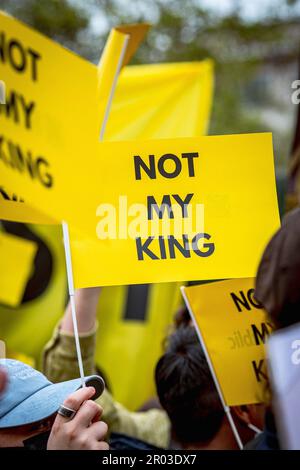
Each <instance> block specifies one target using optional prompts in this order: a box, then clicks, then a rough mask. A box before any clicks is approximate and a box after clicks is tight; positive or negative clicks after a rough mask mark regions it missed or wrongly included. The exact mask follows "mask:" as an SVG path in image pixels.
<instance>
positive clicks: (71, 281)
mask: <svg viewBox="0 0 300 470" xmlns="http://www.w3.org/2000/svg"><path fill="white" fill-rule="evenodd" d="M129 38H130V35H129V34H126V35H125V37H124V43H123V47H122V50H121V53H120V57H119V60H118V65H117V69H116V73H115V76H114V79H113V82H112V86H111V90H110V94H109V98H108V101H107V105H106V109H105V114H104V118H103V122H102V126H101V130H100V137H99V139H100V141H102V140H103V137H104V132H105V129H106V125H107V121H108V117H109V112H110V109H111V105H112V100H113V97H114V93H115V89H116V85H117V81H118V76H119V74H120V71H121V68H122V64H123V60H124V56H125V53H126V49H127V46H128V42H129ZM62 229H63V239H64V248H65V257H66V267H67V279H68V289H69V298H70V306H71V312H72V322H73V330H74V338H75V345H76V353H77V361H78V366H79V373H80V378H81V384H82V387H85V386H86V385H85V379H84V369H83V362H82V354H81V348H80V340H79V333H78V325H77V317H76V306H75V289H74V278H73V269H72V258H71V245H70V237H69V227H68V224H67V222H62Z"/></svg>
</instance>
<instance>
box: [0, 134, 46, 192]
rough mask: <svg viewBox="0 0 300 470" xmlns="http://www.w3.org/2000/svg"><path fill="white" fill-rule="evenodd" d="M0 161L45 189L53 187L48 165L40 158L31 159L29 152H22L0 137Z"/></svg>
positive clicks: (17, 146) (16, 146) (19, 148)
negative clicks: (36, 181) (37, 182)
mask: <svg viewBox="0 0 300 470" xmlns="http://www.w3.org/2000/svg"><path fill="white" fill-rule="evenodd" d="M0 161H2V162H3V163H4V164H5V165H6V166H10V167H11V168H13V169H14V170H16V171H18V172H19V173H27V174H28V175H29V176H30V178H31V179H37V180H38V181H39V182H40V183H41V184H42V185H43V186H45V187H46V188H51V187H52V186H53V177H52V176H51V174H50V173H48V171H47V169H48V168H49V163H48V162H47V160H46V159H45V158H44V157H42V156H37V157H33V156H32V154H31V152H30V151H26V152H25V151H23V150H22V149H21V147H20V146H19V145H18V144H15V143H13V142H12V141H10V140H6V139H5V137H4V136H3V135H2V136H1V135H0Z"/></svg>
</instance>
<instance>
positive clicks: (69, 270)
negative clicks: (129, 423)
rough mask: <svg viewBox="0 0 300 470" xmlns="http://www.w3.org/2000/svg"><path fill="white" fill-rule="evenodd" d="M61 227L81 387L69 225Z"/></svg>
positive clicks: (80, 358)
mask: <svg viewBox="0 0 300 470" xmlns="http://www.w3.org/2000/svg"><path fill="white" fill-rule="evenodd" d="M62 229H63V237H64V247H65V257H66V267H67V279H68V288H69V297H70V306H71V312H72V322H73V330H74V337H75V345H76V352H77V360H78V366H79V373H80V378H81V385H82V387H85V380H84V370H83V363H82V355H81V348H80V341H79V334H78V326H77V317H76V307H75V289H74V279H73V269H72V258H71V248H70V237H69V227H68V224H67V223H66V222H62Z"/></svg>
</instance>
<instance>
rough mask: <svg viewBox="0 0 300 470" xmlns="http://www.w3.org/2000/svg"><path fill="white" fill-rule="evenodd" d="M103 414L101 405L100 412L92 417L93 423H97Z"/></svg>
mask: <svg viewBox="0 0 300 470" xmlns="http://www.w3.org/2000/svg"><path fill="white" fill-rule="evenodd" d="M102 414H103V409H102V408H101V406H99V409H98V413H97V414H96V415H95V416H94V418H93V419H92V423H97V421H100V419H101V416H102Z"/></svg>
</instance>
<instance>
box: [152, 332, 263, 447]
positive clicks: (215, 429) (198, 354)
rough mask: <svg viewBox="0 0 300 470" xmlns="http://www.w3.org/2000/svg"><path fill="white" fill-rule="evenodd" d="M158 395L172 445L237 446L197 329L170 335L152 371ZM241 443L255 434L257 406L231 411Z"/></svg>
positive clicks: (260, 422)
mask: <svg viewBox="0 0 300 470" xmlns="http://www.w3.org/2000/svg"><path fill="white" fill-rule="evenodd" d="M155 381H156V389H157V394H158V397H159V400H160V403H161V405H162V407H163V408H164V409H165V411H166V412H167V414H168V416H169V418H170V422H171V432H172V437H173V440H174V443H175V445H178V444H179V445H180V446H181V447H182V448H186V449H202V448H203V449H205V448H210V449H213V448H216V449H236V448H237V443H236V440H235V438H234V435H233V433H232V431H231V428H230V425H229V422H228V420H227V417H226V415H225V412H224V409H223V406H222V403H221V401H220V398H219V395H218V392H217V389H216V387H215V384H214V381H213V379H212V375H211V372H210V370H209V366H208V363H207V361H206V358H205V355H204V353H203V350H202V347H201V344H200V342H199V339H198V337H197V333H196V330H195V329H194V328H193V327H192V326H181V327H179V328H178V329H177V330H175V331H174V333H172V334H171V335H170V337H169V340H168V344H167V348H166V351H165V353H164V355H163V356H162V357H161V358H160V360H159V361H158V363H157V366H156V370H155ZM233 414H234V415H235V421H236V424H237V426H238V429H239V433H240V435H241V436H242V438H243V442H244V443H245V442H247V441H248V440H250V439H252V438H253V437H254V433H253V431H252V430H250V429H249V427H248V425H249V424H250V423H252V424H254V425H255V426H258V427H259V426H260V425H261V424H262V422H263V418H262V417H261V409H260V407H259V406H258V407H257V406H252V405H245V406H240V407H235V408H234V410H233Z"/></svg>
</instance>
